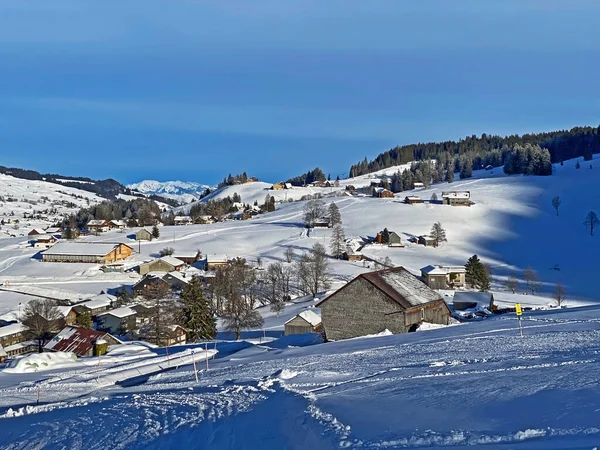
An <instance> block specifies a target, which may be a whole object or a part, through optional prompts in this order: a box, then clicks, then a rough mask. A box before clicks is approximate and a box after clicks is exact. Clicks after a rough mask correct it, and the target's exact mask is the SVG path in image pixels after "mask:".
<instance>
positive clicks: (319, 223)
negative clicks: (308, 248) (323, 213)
mask: <svg viewBox="0 0 600 450" xmlns="http://www.w3.org/2000/svg"><path fill="white" fill-rule="evenodd" d="M312 226H313V228H331V222H330V221H329V218H327V217H321V218H320V219H315V220H314V221H313V223H312Z"/></svg>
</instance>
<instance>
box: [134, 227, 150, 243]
mask: <svg viewBox="0 0 600 450" xmlns="http://www.w3.org/2000/svg"><path fill="white" fill-rule="evenodd" d="M135 240H136V241H151V240H152V233H151V232H150V231H148V230H147V229H145V228H142V229H141V230H139V231H137V232H136V233H135Z"/></svg>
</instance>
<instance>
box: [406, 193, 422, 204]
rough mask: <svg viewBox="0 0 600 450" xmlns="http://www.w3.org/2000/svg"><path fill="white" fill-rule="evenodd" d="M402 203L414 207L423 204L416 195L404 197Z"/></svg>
mask: <svg viewBox="0 0 600 450" xmlns="http://www.w3.org/2000/svg"><path fill="white" fill-rule="evenodd" d="M404 203H406V204H407V205H414V204H417V203H423V199H422V198H421V197H419V196H418V195H407V196H406V197H404Z"/></svg>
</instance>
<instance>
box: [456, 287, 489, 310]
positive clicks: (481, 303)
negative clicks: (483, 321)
mask: <svg viewBox="0 0 600 450" xmlns="http://www.w3.org/2000/svg"><path fill="white" fill-rule="evenodd" d="M452 304H453V306H454V311H464V310H465V309H472V308H477V307H483V308H487V309H489V310H490V311H493V310H494V294H492V293H491V292H473V291H459V292H456V293H455V294H454V300H453V301H452Z"/></svg>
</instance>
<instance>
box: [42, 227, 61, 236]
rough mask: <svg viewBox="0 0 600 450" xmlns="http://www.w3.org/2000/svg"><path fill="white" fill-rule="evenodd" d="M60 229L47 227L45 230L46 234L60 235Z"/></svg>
mask: <svg viewBox="0 0 600 450" xmlns="http://www.w3.org/2000/svg"><path fill="white" fill-rule="evenodd" d="M62 232H63V229H62V227H48V228H46V234H62Z"/></svg>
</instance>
